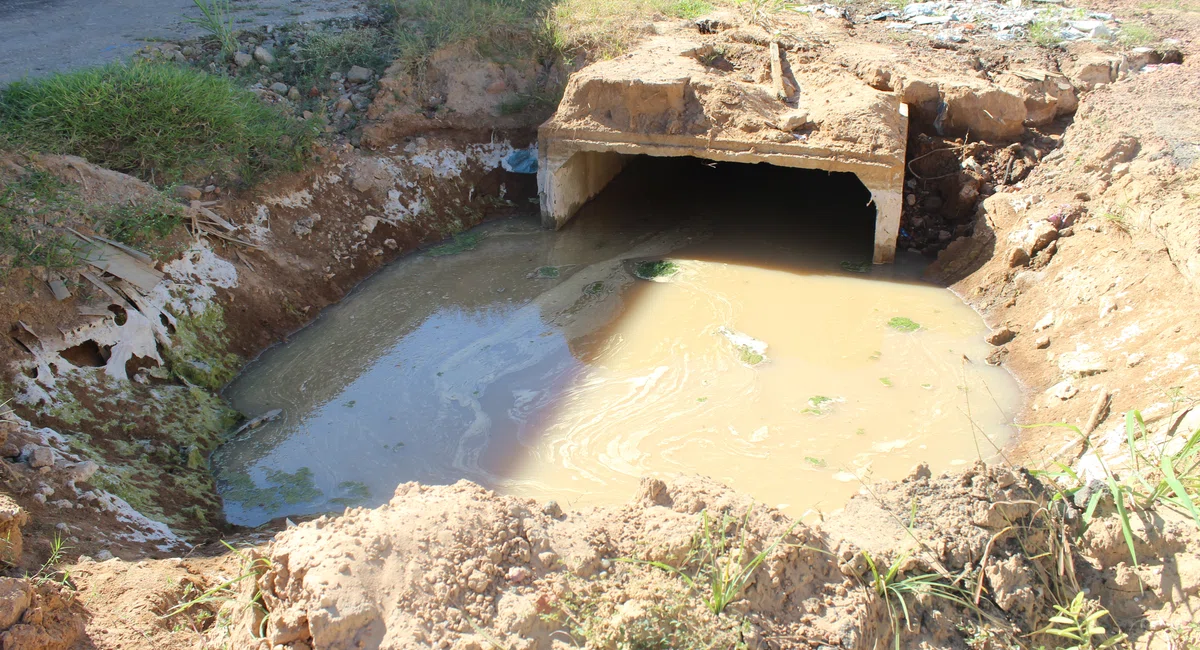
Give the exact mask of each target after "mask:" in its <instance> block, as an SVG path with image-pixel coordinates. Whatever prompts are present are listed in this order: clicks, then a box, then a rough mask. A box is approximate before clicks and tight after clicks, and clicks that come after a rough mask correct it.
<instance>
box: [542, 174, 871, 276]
mask: <svg viewBox="0 0 1200 650" xmlns="http://www.w3.org/2000/svg"><path fill="white" fill-rule="evenodd" d="M621 162H622V165H621V167H622V168H621V171H620V172H619V173H618V174H617V175H616V176H615V177H614V178H613V179H612V180H611V181H610V182H609V183H608V184H606V185H605V186H604V188H603V189H601V190H600V191H599V192H598V193H597V195H596V196H595V197H594V198H592V199H591V200H589V201H588V202H587V203H585V204H584V205H583V206H581V207H580V208H579V210H578V211H577V212H576V214H575V216H574V218H573V220H572V222H570V223H568V225H567V226H566V227H568V228H570V227H588V226H587V225H586V224H585V222H591V221H600V220H603V221H616V222H621V221H623V220H625V219H628V218H630V215H637V216H636V219H638V220H641V221H642V222H643V223H646V224H649V225H652V226H654V227H656V228H660V229H671V228H680V227H683V228H690V229H694V230H696V231H697V235H699V236H705V237H710V244H709V245H707V246H705V247H703V248H705V249H706V250H696V251H695V254H696V255H701V256H709V257H711V258H712V259H714V260H717V259H720V260H722V261H726V262H741V263H749V264H766V265H780V264H782V265H785V266H788V267H791V268H799V267H807V266H821V265H826V264H828V263H829V262H831V261H832V262H833V263H834V264H835V265H837V264H840V263H841V262H846V263H847V264H848V265H854V266H855V267H857V268H866V267H867V266H869V265H870V262H871V259H872V251H873V242H874V234H875V224H876V216H877V215H876V209H875V205H874V203H873V202H872V198H871V193H870V191H868V190H867V188H866V187H865V186H864V185H863V184H862V182H861V181H859V180H858V177H857V176H855V175H854V174H852V173H848V172H827V171H824V170H819V169H801V168H793V167H780V166H776V165H769V164H764V163H759V164H749V163H736V162H718V161H712V160H705V159H701V158H693V157H670V158H665V157H653V156H644V155H639V156H624V157H623V160H622V161H621ZM593 227H594V226H593ZM743 246H744V247H745V248H741V247H743Z"/></svg>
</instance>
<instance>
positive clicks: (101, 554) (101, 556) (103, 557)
mask: <svg viewBox="0 0 1200 650" xmlns="http://www.w3.org/2000/svg"><path fill="white" fill-rule="evenodd" d="M111 559H113V554H112V551H110V550H108V549H106V548H102V549H100V550H99V551H96V561H97V562H107V561H109V560H111Z"/></svg>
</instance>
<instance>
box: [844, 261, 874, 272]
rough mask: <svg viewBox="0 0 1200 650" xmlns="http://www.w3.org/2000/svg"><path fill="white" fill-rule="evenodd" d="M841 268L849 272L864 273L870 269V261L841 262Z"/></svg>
mask: <svg viewBox="0 0 1200 650" xmlns="http://www.w3.org/2000/svg"><path fill="white" fill-rule="evenodd" d="M842 270H843V271H849V272H851V273H866V272H868V271H870V270H871V263H870V262H848V261H846V262H842Z"/></svg>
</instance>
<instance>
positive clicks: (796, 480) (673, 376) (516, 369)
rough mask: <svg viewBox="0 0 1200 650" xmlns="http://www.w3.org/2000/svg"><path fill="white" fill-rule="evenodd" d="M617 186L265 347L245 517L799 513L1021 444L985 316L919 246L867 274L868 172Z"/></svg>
mask: <svg viewBox="0 0 1200 650" xmlns="http://www.w3.org/2000/svg"><path fill="white" fill-rule="evenodd" d="M620 171H621V173H620V174H614V177H613V178H611V179H609V181H610V182H607V183H606V184H605V187H604V188H603V190H602V191H600V192H599V193H598V194H597V195H596V196H595V197H594V198H593V199H592V200H591V201H589V202H588V203H587V204H586V205H584V206H582V207H581V208H580V209H579V210H577V214H575V215H574V217H573V218H572V219H571V220H570V221H569V222H568V223H566V224H565V225H564V226H563V227H562V228H561V229H558V230H550V229H545V228H543V227H541V223H540V221H539V220H534V219H532V218H530V217H529V216H526V217H525V218H509V219H499V220H495V221H492V222H489V223H487V224H484V225H482V226H480V227H479V228H477V229H475V230H473V231H471V232H469V233H466V234H464V235H462V236H460V241H464V242H466V241H469V242H470V246H463V247H460V248H458V249H456V250H455V251H454V252H452V253H451V252H445V251H440V252H438V253H437V254H430V255H423V256H415V257H411V258H406V259H403V260H401V261H400V262H398V263H397V264H395V265H393V266H390V267H388V268H386V269H384V270H382V271H381V272H380V273H379V274H378V275H376V276H374V277H373V278H372V279H371V280H369V281H368V282H366V283H364V284H363V285H362V286H361V287H360V288H359V289H358V290H357V291H356V292H355V293H354V294H352V295H351V296H350V297H349V298H348V299H347V300H346V301H344V302H343V303H341V304H339V305H337V306H335V307H333V308H331V309H329V310H327V311H326V312H324V313H323V314H322V316H321V317H320V318H319V319H318V320H317V321H316V322H315V323H313V324H312V325H311V326H310V327H308V328H306V329H305V330H303V331H301V332H300V333H298V334H297V335H296V336H295V337H293V338H292V339H290V341H289V343H288V344H286V345H283V346H279V347H276V348H272V349H271V350H269V351H268V352H266V353H264V354H263V355H262V356H261V357H260V359H259V360H258V361H257V362H256V363H254V364H252V365H251V366H250V367H249V368H248V370H247V371H246V373H245V374H243V375H242V376H240V377H239V378H237V379H236V380H235V381H234V382H233V383H232V384H231V385H230V386H229V387H228V388H227V389H226V390H225V396H226V397H228V398H229V400H230V401H231V403H232V404H233V405H234V406H235V407H236V408H237V409H238V410H239V411H241V412H244V413H247V414H249V415H252V416H253V415H261V414H264V413H268V412H270V411H272V410H274V409H281V410H282V412H283V415H282V416H281V417H279V418H278V419H274V420H272V421H270V422H266V423H264V424H262V425H261V426H260V427H258V428H256V429H253V430H248V431H247V432H245V433H243V434H241V435H240V436H238V437H236V438H235V439H234V440H233V441H231V442H230V443H227V444H226V445H224V446H223V447H222V448H221V449H220V450H219V451H218V452H217V453H216V454H215V455H214V457H213V463H214V467H215V469H216V475H217V481H218V489H219V490H220V491H221V494H222V496H223V497H224V505H225V508H226V513H227V515H228V517H229V519H230V520H231V521H233V522H235V523H239V524H246V525H257V524H260V523H263V522H264V521H267V520H269V519H271V518H273V517H279V516H285V515H300V514H307V513H317V512H323V511H328V510H339V509H341V508H342V507H344V506H346V505H358V504H362V505H378V504H380V503H382V502H384V501H385V500H386V499H387V498H388V497H389V496H390V495H391V494H393V492H394V491H395V488H396V485H398V484H399V483H403V482H406V481H418V482H421V483H426V484H446V483H453V482H455V481H457V480H459V479H469V480H472V481H476V482H478V483H481V484H483V485H485V486H488V487H490V488H494V489H497V490H500V491H502V492H506V493H510V494H517V495H522V496H530V497H537V498H540V499H544V500H545V499H554V500H557V501H559V502H560V503H564V504H567V503H569V504H572V505H574V506H584V505H590V504H600V503H622V502H626V501H628V500H629V499H630V498H631V497H632V496H633V494H634V493H635V491H636V489H637V485H638V482H639V480H640V479H641V478H642V477H643V476H655V477H659V478H671V477H672V476H674V475H677V474H700V475H706V476H711V477H714V478H716V479H718V480H720V481H723V482H725V483H727V484H729V485H731V486H733V487H735V488H738V489H742V490H745V491H746V492H747V493H748V494H751V495H753V496H754V497H755V498H756V499H758V500H760V501H763V502H767V503H771V504H772V505H780V506H785V507H786V508H787V509H788V511H789V512H792V513H794V514H796V515H798V514H800V513H802V512H804V510H805V509H807V508H809V507H812V506H817V507H821V508H825V509H832V508H837V507H839V506H840V505H841V504H842V503H843V501H844V499H846V498H848V497H849V496H850V495H851V494H853V493H854V492H855V491H856V490H857V489H858V487H859V483H858V480H859V478H864V479H865V478H867V477H871V478H890V479H898V478H901V477H903V476H904V475H906V473H907V472H908V471H909V470H910V469H911V467H912V466H913V465H914V464H916V463H918V462H922V461H924V462H929V463H930V464H931V467H932V468H933V469H934V471H943V470H945V469H949V468H950V467H952V466H953V465H955V464H958V463H967V462H972V461H974V460H975V459H976V458H979V457H981V456H982V457H985V458H987V457H989V456H990V454H991V453H994V451H995V449H996V447H997V446H1000V445H1003V444H1004V442H1005V436H1006V435H1007V432H1008V424H1007V423H1008V422H1009V421H1010V419H1011V415H1012V413H1013V411H1014V410H1015V407H1016V403H1017V401H1018V399H1019V390H1018V388H1017V386H1016V384H1015V382H1013V381H1012V379H1011V377H1009V376H1008V375H1007V374H1006V373H1005V372H1004V371H1003V370H1001V369H999V368H994V367H991V366H988V365H987V364H986V363H982V359H983V358H984V357H986V356H987V354H988V352H989V351H990V350H991V347H990V346H989V345H988V344H987V343H986V342H985V341H984V334H985V332H986V328H985V327H984V324H983V323H982V321H981V320H980V318H979V316H978V315H977V314H975V312H973V311H972V310H971V309H970V308H969V307H967V306H965V305H964V304H963V303H962V302H961V301H960V300H958V299H957V298H956V297H955V296H954V295H953V294H951V293H950V292H949V291H946V290H945V289H940V288H937V287H934V286H931V285H927V284H922V283H919V282H917V281H915V279H914V278H915V276H916V275H917V274H919V273H920V271H921V269H922V268H923V264H924V263H925V260H924V259H923V258H921V257H920V256H919V255H912V256H902V257H901V258H898V262H899V263H898V264H894V265H882V266H881V265H872V264H871V257H872V247H873V244H872V233H873V231H874V230H873V229H874V227H873V221H874V219H875V207H874V206H873V205H868V201H869V199H870V193H869V192H868V191H867V190H866V189H865V187H864V184H863V183H862V182H861V181H859V179H858V178H857V177H856V176H854V175H851V174H838V173H832V174H831V173H827V172H824V171H817V170H804V169H795V168H787V167H781V166H772V165H766V164H757V165H756V164H744V163H735V162H715V163H714V162H713V161H708V160H696V159H689V158H684V157H676V158H669V157H658V158H654V157H644V158H636V157H631V158H629V159H627V160H625V161H623V164H622V169H621V170H620ZM908 260H913V261H914V262H915V263H916V266H911V265H909V264H908ZM639 271H640V272H639ZM963 355H966V356H968V357H969V358H971V359H974V360H975V361H977V362H976V363H969V364H964V362H963V359H962V357H963ZM963 387H967V388H968V389H969V390H963ZM993 398H994V399H993ZM968 400H969V403H968ZM968 413H970V417H969V418H968V416H967V414H968Z"/></svg>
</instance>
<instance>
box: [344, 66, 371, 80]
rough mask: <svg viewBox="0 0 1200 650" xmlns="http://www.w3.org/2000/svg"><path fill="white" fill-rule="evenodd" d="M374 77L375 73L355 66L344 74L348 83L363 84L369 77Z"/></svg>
mask: <svg viewBox="0 0 1200 650" xmlns="http://www.w3.org/2000/svg"><path fill="white" fill-rule="evenodd" d="M374 75H375V73H374V72H371V71H370V70H369V69H367V68H364V67H362V66H359V65H356V66H352V67H351V68H350V70H349V71H348V72H346V81H349V82H350V83H364V82H367V81H370V80H371V77H373V76H374Z"/></svg>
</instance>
